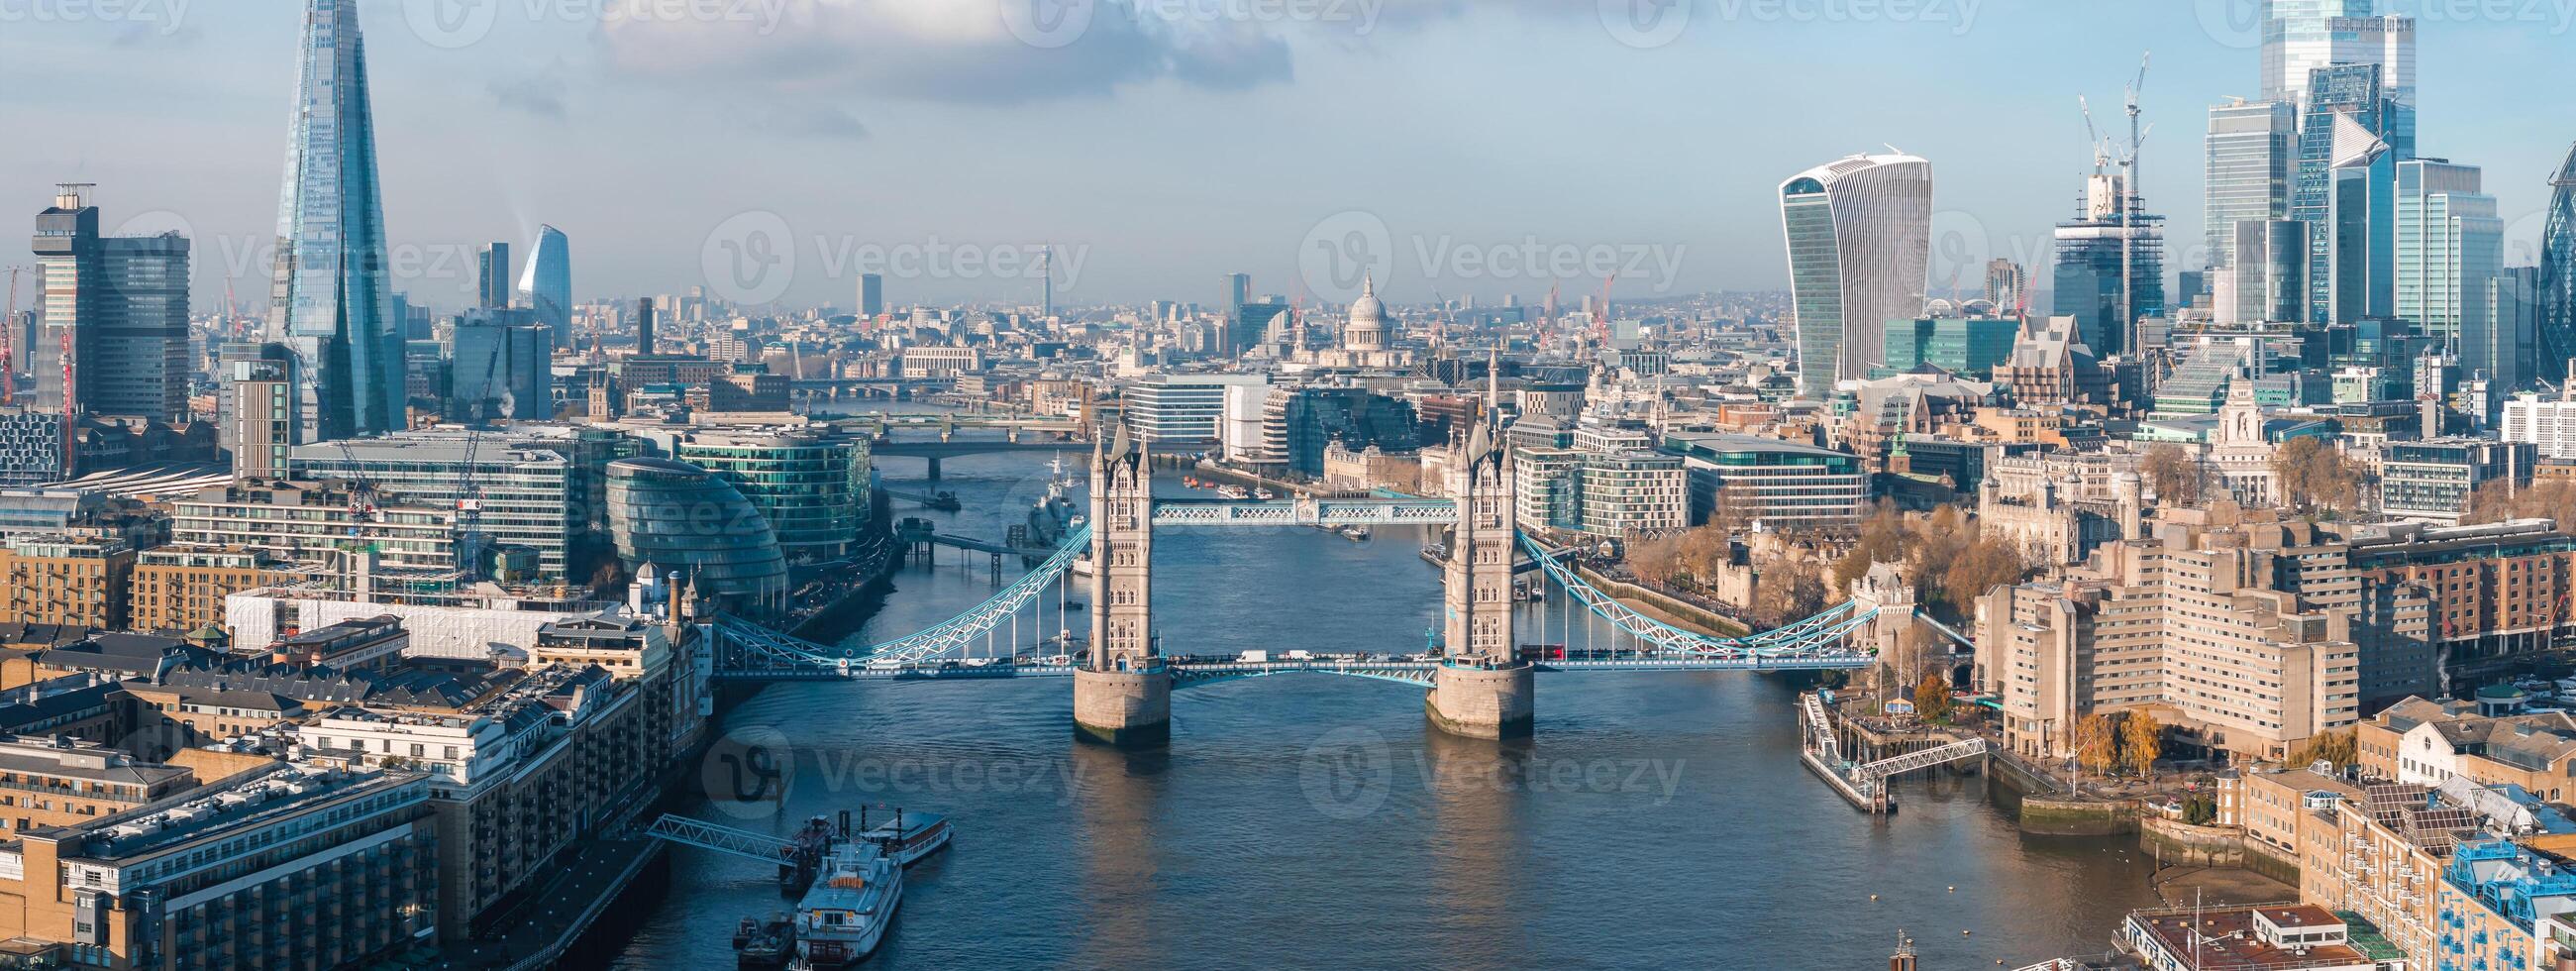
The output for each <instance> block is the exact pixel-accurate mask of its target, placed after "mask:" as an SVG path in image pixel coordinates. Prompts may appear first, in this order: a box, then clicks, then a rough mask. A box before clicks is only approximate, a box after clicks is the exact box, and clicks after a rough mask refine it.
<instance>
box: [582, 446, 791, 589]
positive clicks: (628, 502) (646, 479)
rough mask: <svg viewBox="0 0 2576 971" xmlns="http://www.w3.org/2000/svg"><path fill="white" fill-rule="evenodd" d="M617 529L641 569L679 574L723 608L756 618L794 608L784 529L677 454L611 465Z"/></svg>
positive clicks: (623, 549) (621, 555) (621, 553)
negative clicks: (789, 592) (780, 545)
mask: <svg viewBox="0 0 2576 971" xmlns="http://www.w3.org/2000/svg"><path fill="white" fill-rule="evenodd" d="M608 515H609V532H610V535H611V537H612V538H613V540H614V541H615V543H616V546H617V557H618V559H620V560H623V561H625V563H626V567H627V569H628V570H630V571H633V572H635V573H636V574H637V575H644V574H650V573H668V572H674V571H676V572H678V573H679V574H680V575H681V577H682V578H683V579H682V582H684V583H686V584H688V585H689V586H690V587H692V588H694V589H695V590H696V591H697V593H698V595H699V596H700V597H702V598H705V599H706V600H707V601H708V602H710V603H711V604H713V605H715V606H716V607H717V608H718V609H721V610H724V611H728V612H732V613H737V614H743V615H747V616H754V617H765V616H773V615H776V614H778V613H781V612H783V611H785V610H786V609H787V558H786V556H785V555H784V554H783V553H781V552H780V550H779V548H778V534H777V532H776V531H775V530H773V529H771V528H770V525H769V520H768V518H767V517H765V516H762V515H761V514H760V508H759V507H757V506H754V505H752V503H751V500H749V499H746V498H744V497H743V494H742V492H741V490H738V489H735V488H734V487H733V485H732V484H731V483H728V482H726V481H725V480H723V479H721V478H718V477H716V476H715V475H714V474H712V473H709V472H708V471H707V470H705V469H701V468H699V467H697V466H694V465H690V464H688V463H686V462H674V461H672V460H670V459H655V458H635V459H623V460H620V461H617V462H612V463H610V464H609V466H608Z"/></svg>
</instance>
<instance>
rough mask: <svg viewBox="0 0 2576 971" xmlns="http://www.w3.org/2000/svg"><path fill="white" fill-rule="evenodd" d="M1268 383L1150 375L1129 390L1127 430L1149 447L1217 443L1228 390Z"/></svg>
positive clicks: (1255, 377)
mask: <svg viewBox="0 0 2576 971" xmlns="http://www.w3.org/2000/svg"><path fill="white" fill-rule="evenodd" d="M1268 381H1269V379H1268V378H1267V377H1265V376H1263V375H1259V374H1163V373H1155V374H1148V375H1146V376H1145V378H1144V380H1142V381H1138V382H1136V384H1135V385H1134V386H1133V387H1130V388H1128V389H1127V415H1126V419H1127V427H1128V428H1130V429H1132V430H1133V431H1134V432H1135V433H1136V439H1137V441H1140V442H1143V443H1145V444H1147V445H1152V444H1154V443H1157V442H1207V443H1214V442H1216V441H1218V440H1219V437H1220V434H1221V429H1220V428H1219V427H1218V426H1219V425H1220V424H1221V423H1222V420H1223V419H1224V416H1225V394H1226V389H1227V388H1228V387H1240V386H1253V385H1261V384H1266V383H1268ZM1320 454H1321V452H1320V450H1319V451H1318V455H1320ZM1319 461H1320V460H1319Z"/></svg>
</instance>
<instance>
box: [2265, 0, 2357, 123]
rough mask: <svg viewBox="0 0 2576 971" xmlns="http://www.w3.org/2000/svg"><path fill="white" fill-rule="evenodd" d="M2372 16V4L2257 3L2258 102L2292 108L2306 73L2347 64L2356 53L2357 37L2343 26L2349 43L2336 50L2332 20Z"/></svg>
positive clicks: (2330, 0) (2331, 0) (2345, 0)
mask: <svg viewBox="0 0 2576 971" xmlns="http://www.w3.org/2000/svg"><path fill="white" fill-rule="evenodd" d="M2375 13H2377V11H2376V10H2374V9H2373V0H2263V99H2264V100H2266V101H2281V102H2286V103H2290V104H2297V103H2298V102H2299V100H2300V98H2302V97H2303V96H2305V95H2306V94H2307V91H2308V78H2309V72H2311V71H2314V70H2316V69H2317V68H2321V67H2328V66H2332V65H2334V64H2338V63H2350V62H2351V61H2352V60H2353V57H2352V55H2354V54H2356V53H2360V52H2359V51H2357V50H2356V49H2355V47H2354V45H2355V44H2356V43H2357V42H2358V41H2359V37H2358V35H2357V33H2356V32H2353V31H2351V30H2349V29H2348V28H2347V29H2346V30H2345V31H2344V33H2345V34H2346V35H2347V36H2348V37H2349V39H2348V40H2346V41H2345V42H2344V44H2343V45H2342V50H2340V51H2339V50H2338V49H2337V44H2336V35H2337V23H2336V22H2337V21H2351V20H2358V19H2361V18H2367V17H2370V16H2371V15H2373V14H2375ZM2338 54H2340V55H2342V56H2340V57H2339V56H2338Z"/></svg>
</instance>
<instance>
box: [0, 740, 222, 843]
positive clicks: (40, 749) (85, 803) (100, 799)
mask: <svg viewBox="0 0 2576 971" xmlns="http://www.w3.org/2000/svg"><path fill="white" fill-rule="evenodd" d="M194 785H196V776H195V775H194V774H193V773H190V772H189V771H188V770H186V769H182V768H177V767H174V766H167V765H153V764H150V763H145V762H138V761H136V760H134V759H133V758H132V757H129V756H127V755H126V754H125V753H123V752H119V751H117V750H116V749H112V748H108V747H105V746H103V745H98V744H95V743H88V742H77V741H73V740H70V739H67V738H60V739H58V738H42V739H39V738H26V737H14V738H11V739H9V740H6V741H0V829H7V830H9V831H11V832H13V833H14V832H22V831H25V830H27V829H30V828H34V827H47V826H74V825H79V824H81V823H86V822H91V821H93V820H97V819H99V818H101V817H105V816H114V815H116V814H118V813H122V812H125V811H126V810H129V809H133V808H135V807H138V806H143V805H146V804H149V803H151V802H154V801H156V800H159V799H161V798H162V797H165V796H168V795H170V794H171V793H174V792H178V791H180V790H183V789H187V788H190V787H192V786H194Z"/></svg>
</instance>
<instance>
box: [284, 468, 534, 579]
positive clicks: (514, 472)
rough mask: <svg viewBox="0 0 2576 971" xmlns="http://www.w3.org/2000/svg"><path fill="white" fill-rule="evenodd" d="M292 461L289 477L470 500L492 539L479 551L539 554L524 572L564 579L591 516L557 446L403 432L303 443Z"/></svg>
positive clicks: (393, 494) (400, 497)
mask: <svg viewBox="0 0 2576 971" xmlns="http://www.w3.org/2000/svg"><path fill="white" fill-rule="evenodd" d="M288 461H289V464H290V474H289V476H288V477H289V478H290V479H302V480H325V479H340V480H348V481H364V482H366V483H368V484H370V485H372V486H373V487H374V488H375V491H376V494H377V495H378V496H379V497H380V499H379V501H380V502H382V503H384V504H388V505H395V504H399V505H407V506H415V507H428V508H432V509H451V510H462V509H465V508H467V506H468V504H469V502H470V504H471V506H472V508H473V509H474V510H475V511H476V513H477V515H478V518H477V521H476V523H475V526H474V528H475V530H476V531H477V532H478V533H480V534H481V536H482V538H483V539H484V540H485V541H487V542H488V544H489V547H488V548H487V550H485V551H483V552H482V553H477V554H476V555H478V556H479V555H483V553H488V552H493V551H505V552H506V551H509V550H512V549H514V548H515V549H520V550H526V551H528V552H531V553H534V554H535V561H536V575H535V576H532V577H524V578H519V579H527V580H542V581H561V580H563V579H564V578H565V575H566V572H565V563H566V551H567V549H568V548H569V547H570V546H571V545H572V541H573V537H574V536H575V535H577V534H579V533H580V532H581V531H582V526H581V524H582V523H583V522H584V519H583V516H582V510H580V509H579V508H578V502H579V499H580V495H579V491H578V484H577V480H578V474H577V472H576V471H575V469H574V467H573V463H572V461H571V460H570V459H568V458H566V457H565V456H564V454H563V453H562V452H559V451H556V450H553V449H548V448H529V447H522V446H520V445H517V444H501V443H497V442H481V443H478V442H470V441H465V440H461V439H458V438H455V437H452V436H449V435H443V434H438V433H421V432H402V433H398V434H395V435H391V436H387V437H383V438H367V439H354V440H350V441H343V442H321V443H316V444H312V445H304V446H299V447H297V448H296V449H295V450H294V451H293V452H291V453H289V458H288ZM464 566H465V567H466V568H471V569H475V570H481V569H483V568H484V566H485V564H482V563H474V564H466V565H464Z"/></svg>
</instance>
